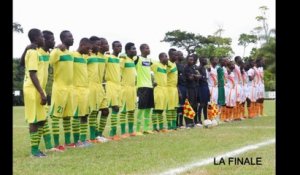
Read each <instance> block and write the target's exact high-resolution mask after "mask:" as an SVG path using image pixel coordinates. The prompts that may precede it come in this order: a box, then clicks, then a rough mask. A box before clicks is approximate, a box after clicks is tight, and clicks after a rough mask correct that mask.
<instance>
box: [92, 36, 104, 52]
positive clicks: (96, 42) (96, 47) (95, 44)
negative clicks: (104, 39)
mask: <svg viewBox="0 0 300 175" xmlns="http://www.w3.org/2000/svg"><path fill="white" fill-rule="evenodd" d="M90 41H91V45H92V52H93V53H95V54H97V53H98V52H100V45H101V43H100V38H99V37H97V36H91V37H90Z"/></svg>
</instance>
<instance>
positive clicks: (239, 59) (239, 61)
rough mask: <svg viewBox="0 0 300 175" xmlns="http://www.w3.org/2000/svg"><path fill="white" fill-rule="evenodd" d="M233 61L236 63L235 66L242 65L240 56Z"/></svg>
mask: <svg viewBox="0 0 300 175" xmlns="http://www.w3.org/2000/svg"><path fill="white" fill-rule="evenodd" d="M234 61H235V62H236V64H237V65H239V66H241V64H242V63H243V60H242V58H241V57H240V56H236V57H234Z"/></svg>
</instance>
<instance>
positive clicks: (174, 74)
mask: <svg viewBox="0 0 300 175" xmlns="http://www.w3.org/2000/svg"><path fill="white" fill-rule="evenodd" d="M167 76H168V83H167V86H169V87H177V82H178V71H177V66H176V64H175V63H172V62H171V61H168V66H167Z"/></svg>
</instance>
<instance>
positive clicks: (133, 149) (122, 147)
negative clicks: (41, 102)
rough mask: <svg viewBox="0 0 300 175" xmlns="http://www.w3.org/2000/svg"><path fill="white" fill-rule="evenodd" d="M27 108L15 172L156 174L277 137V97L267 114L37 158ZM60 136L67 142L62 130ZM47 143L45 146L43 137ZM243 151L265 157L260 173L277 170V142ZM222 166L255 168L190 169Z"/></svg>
mask: <svg viewBox="0 0 300 175" xmlns="http://www.w3.org/2000/svg"><path fill="white" fill-rule="evenodd" d="M23 113H24V108H23V107H14V109H13V126H14V127H13V173H14V174H110V175H114V174H156V173H160V172H163V171H166V170H168V169H170V168H176V167H179V166H181V165H183V164H187V163H190V162H195V161H199V160H201V159H205V158H208V157H212V156H215V155H219V154H222V153H225V152H228V151H231V150H234V149H237V148H240V147H243V146H246V145H248V144H255V143H258V142H262V141H265V140H267V139H271V138H275V102H274V101H266V102H265V113H267V114H268V115H269V116H267V117H260V118H255V119H248V120H244V121H240V122H233V123H226V124H222V125H219V126H218V127H214V128H211V129H202V128H194V129H190V130H179V131H176V132H171V133H164V134H163V133H159V134H154V135H146V136H139V137H131V138H127V139H123V140H121V141H116V142H109V143H103V144H94V145H93V146H92V147H90V148H74V149H68V150H67V151H65V152H63V153H48V154H47V155H48V157H47V158H43V159H37V158H31V157H30V145H29V143H30V142H29V133H28V127H27V124H26V123H25V121H24V116H23ZM108 124H109V122H108ZM108 130H109V127H106V129H105V133H106V134H107V133H108ZM60 138H61V143H63V137H62V135H61V137H60ZM267 148H268V149H267ZM41 149H42V150H43V149H44V143H43V142H42V144H41ZM242 156H249V157H251V156H254V157H255V156H261V157H263V158H262V159H263V161H266V164H263V165H262V166H261V171H260V170H258V169H256V171H255V172H256V174H274V171H275V165H274V163H273V162H274V161H273V162H272V160H273V159H274V157H275V153H274V147H273V148H272V146H268V147H263V148H260V149H258V150H254V151H251V152H248V153H245V155H242ZM221 169H222V170H223V169H225V170H226V172H225V173H227V174H251V173H252V171H253V169H255V168H252V167H247V166H242V167H239V166H234V167H224V166H223V167H216V166H213V165H208V166H206V167H201V168H199V169H193V170H191V171H188V172H187V173H194V174H199V172H202V171H203V172H204V174H205V172H207V173H206V174H220V172H221ZM231 172H232V173H231ZM221 174H223V171H222V173H221Z"/></svg>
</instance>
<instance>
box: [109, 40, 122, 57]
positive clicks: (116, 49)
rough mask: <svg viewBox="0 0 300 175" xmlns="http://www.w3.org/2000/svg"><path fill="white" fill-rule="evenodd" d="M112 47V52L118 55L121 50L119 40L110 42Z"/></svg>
mask: <svg viewBox="0 0 300 175" xmlns="http://www.w3.org/2000/svg"><path fill="white" fill-rule="evenodd" d="M111 45H112V49H113V52H114V53H115V54H116V55H118V54H119V53H121V52H122V44H121V42H120V41H114V42H112V44H111Z"/></svg>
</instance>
